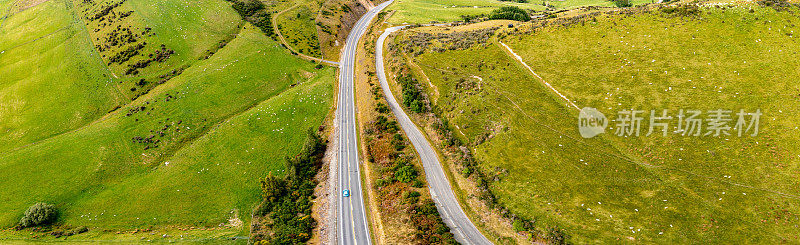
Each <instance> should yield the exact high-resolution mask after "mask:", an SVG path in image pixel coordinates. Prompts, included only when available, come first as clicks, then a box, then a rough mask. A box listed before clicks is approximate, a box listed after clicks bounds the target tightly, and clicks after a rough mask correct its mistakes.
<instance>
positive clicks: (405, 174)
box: [394, 165, 417, 183]
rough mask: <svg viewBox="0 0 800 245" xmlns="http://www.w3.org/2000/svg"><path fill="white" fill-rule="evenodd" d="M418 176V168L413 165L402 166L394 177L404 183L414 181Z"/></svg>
mask: <svg viewBox="0 0 800 245" xmlns="http://www.w3.org/2000/svg"><path fill="white" fill-rule="evenodd" d="M416 178H417V170H416V169H414V166H411V165H406V166H402V167H400V168H399V169H397V172H395V173H394V179H396V180H397V181H400V182H403V183H408V182H411V181H414V180H415V179H416Z"/></svg>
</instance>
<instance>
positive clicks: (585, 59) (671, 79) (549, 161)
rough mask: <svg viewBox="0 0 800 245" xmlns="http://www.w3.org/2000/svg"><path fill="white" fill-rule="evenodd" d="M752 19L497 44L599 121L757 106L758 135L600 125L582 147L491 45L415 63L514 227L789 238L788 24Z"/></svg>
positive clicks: (736, 15) (556, 104) (798, 167)
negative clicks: (518, 219)
mask: <svg viewBox="0 0 800 245" xmlns="http://www.w3.org/2000/svg"><path fill="white" fill-rule="evenodd" d="M749 7H750V6H748V7H702V8H700V10H701V11H700V12H699V13H697V15H694V16H682V15H675V14H672V13H667V12H664V11H660V10H654V11H653V12H649V13H638V14H631V15H613V16H610V17H607V16H597V17H596V21H595V20H591V18H585V19H582V20H578V21H574V22H569V23H571V25H569V26H568V27H562V26H561V25H559V26H551V27H544V28H537V29H535V30H531V34H525V35H522V34H517V35H512V36H509V37H507V38H504V39H503V40H502V41H503V42H505V43H507V44H508V45H509V46H510V47H511V48H512V49H513V50H514V51H516V53H517V54H519V55H520V56H522V57H523V59H524V61H525V62H526V63H527V64H528V65H530V66H531V68H532V69H533V70H534V71H535V72H536V73H537V74H538V75H540V76H541V77H542V78H544V79H545V80H546V81H548V82H549V83H550V84H551V85H552V86H553V87H555V89H557V90H558V91H560V92H561V93H562V94H564V95H565V96H566V97H567V98H570V99H571V100H573V102H574V103H575V104H577V105H579V106H581V107H583V106H588V107H594V108H598V109H599V110H600V111H602V112H604V113H605V114H606V116H608V117H609V119H615V118H616V117H617V115H616V113H617V111H619V110H623V109H631V108H634V109H640V110H647V112H648V113H649V110H651V109H652V110H657V111H659V112H660V110H661V109H669V110H670V112H671V113H673V114H675V113H677V111H678V109H699V110H702V111H708V110H716V109H727V110H736V111H738V110H739V109H745V110H747V111H755V110H756V109H760V110H761V112H762V113H764V115H763V116H762V118H761V122H760V127H761V128H760V131H759V135H758V136H757V137H737V136H736V135H731V136H725V137H712V136H706V137H690V136H680V135H674V134H670V135H669V136H667V137H662V136H661V135H660V134H658V135H657V136H656V135H652V136H647V137H646V136H641V137H619V136H614V135H611V134H613V133H614V130H615V127H616V125H615V122H610V123H609V126H610V127H609V128H608V129H607V130H606V134H605V135H601V136H598V137H595V138H592V139H583V138H581V136H580V135H579V134H578V131H577V130H576V127H577V124H576V121H577V120H576V118H577V110H574V109H570V108H569V107H568V106H566V105H565V104H566V103H565V102H564V100H563V99H562V98H561V97H559V96H558V95H556V94H554V92H552V91H551V90H550V89H549V88H547V87H545V86H544V85H543V84H542V83H541V82H540V81H539V80H538V79H537V78H536V77H535V76H533V75H532V74H531V73H530V72H529V71H528V70H527V68H525V67H523V66H522V65H521V64H519V62H517V61H516V60H515V59H514V58H513V56H511V55H510V54H508V53H507V52H506V50H505V48H504V47H503V46H502V45H500V44H497V43H492V44H489V45H480V46H475V47H473V48H471V49H468V50H461V51H447V52H443V53H426V54H423V55H421V56H419V57H418V58H417V59H416V60H417V61H418V64H419V66H420V67H421V68H422V69H423V70H424V72H425V74H426V75H427V77H429V78H430V79H431V83H432V85H433V87H427V86H426V87H427V89H428V91H429V92H433V91H435V92H436V93H431V94H438V95H439V96H438V97H433V101H434V102H435V103H434V104H435V107H436V109H435V110H440V111H441V112H442V114H443V115H444V116H445V117H446V118H447V119H449V122H450V125H451V127H452V129H453V130H454V131H455V132H456V133H455V134H456V136H457V137H459V138H460V139H461V141H463V142H464V144H465V145H466V146H467V147H469V148H470V149H471V150H472V151H473V153H474V154H475V157H476V158H477V159H478V162H479V163H480V166H481V171H482V172H484V173H485V174H486V176H487V177H488V179H490V180H492V181H491V182H490V186H491V189H492V193H493V194H494V196H496V200H497V202H498V203H499V204H501V205H503V206H506V207H508V208H509V209H511V210H512V211H513V212H514V213H517V214H519V215H521V216H522V217H524V218H526V219H529V220H531V221H533V225H534V227H535V228H533V229H531V228H528V227H524V225H518V226H520V227H519V228H520V230H528V231H531V230H533V234H534V235H536V236H537V237H539V239H549V240H558V239H557V238H560V237H563V236H561V234H558V233H552V232H550V231H553V228H558V229H562V230H563V231H564V234H566V238H567V241H572V242H577V243H608V242H616V241H618V240H633V241H637V242H673V243H680V242H686V241H697V240H702V241H710V242H715V243H730V242H742V241H745V242H747V243H775V242H780V241H789V242H792V241H798V240H800V237H798V236H797V233H796V232H795V230H794V229H795V228H794V227H795V226H796V225H799V224H800V200H799V199H800V198H798V196H800V187H798V186H800V185H798V181H797V176H796V175H797V172H798V171H800V162H799V161H798V159H800V150H798V149H797V147H794V145H796V143H797V139H798V137H800V129H798V128H797V126H796V123H795V122H796V121H797V120H798V119H800V118H798V117H797V115H798V112H800V111H798V108H800V87H799V86H798V85H797V83H796V82H795V81H797V80H798V79H800V77H798V74H800V73H797V72H791V71H796V70H797V67H800V63H798V62H797V61H798V60H800V59H798V58H800V57H798V53H797V52H798V51H800V50H798V47H800V45H798V41H797V39H796V38H795V37H794V33H796V32H798V31H800V27H797V26H796V24H797V23H800V18H798V17H797V16H796V15H793V14H791V12H788V11H784V12H776V11H775V10H773V9H772V8H758V7H756V8H754V10H753V11H750V10H749ZM794 11H797V9H796V8H795V9H794ZM565 23H567V22H565ZM522 31H524V32H527V31H528V30H522ZM673 116H674V115H673ZM646 125H648V124H647V122H643V127H645V128H643V133H642V135H644V134H645V133H646V131H647V128H646ZM672 126H675V125H672Z"/></svg>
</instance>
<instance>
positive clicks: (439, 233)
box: [411, 199, 458, 245]
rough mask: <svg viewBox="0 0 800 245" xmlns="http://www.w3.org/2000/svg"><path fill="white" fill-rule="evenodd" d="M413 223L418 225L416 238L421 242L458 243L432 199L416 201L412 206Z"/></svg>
mask: <svg viewBox="0 0 800 245" xmlns="http://www.w3.org/2000/svg"><path fill="white" fill-rule="evenodd" d="M411 210H414V211H413V212H411V223H412V224H414V226H416V228H417V229H416V230H417V231H416V232H415V233H414V236H415V239H418V240H420V241H421V244H453V245H455V244H458V242H456V239H455V238H454V237H453V233H451V232H450V227H447V224H445V223H444V222H443V221H442V219H441V218H439V217H441V216H440V215H439V210H437V209H436V204H434V203H433V201H432V200H430V199H425V200H424V201H421V203H420V202H418V203H415V204H413V205H412V206H411Z"/></svg>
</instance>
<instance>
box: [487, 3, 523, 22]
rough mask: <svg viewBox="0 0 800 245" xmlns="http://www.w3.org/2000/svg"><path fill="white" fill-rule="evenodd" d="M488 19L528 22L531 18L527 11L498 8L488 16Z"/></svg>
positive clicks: (515, 8)
mask: <svg viewBox="0 0 800 245" xmlns="http://www.w3.org/2000/svg"><path fill="white" fill-rule="evenodd" d="M489 19H492V20H516V21H529V20H531V16H530V15H529V14H528V12H527V11H525V10H524V9H521V8H519V7H515V6H510V7H500V8H499V9H495V10H494V11H492V13H491V14H489Z"/></svg>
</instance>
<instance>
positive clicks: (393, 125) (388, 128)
mask: <svg viewBox="0 0 800 245" xmlns="http://www.w3.org/2000/svg"><path fill="white" fill-rule="evenodd" d="M372 125H373V126H374V128H375V129H376V130H378V132H384V133H390V134H391V133H395V132H397V130H400V128H399V127H398V126H397V121H394V120H391V121H390V120H389V119H387V118H386V117H385V116H383V115H379V116H378V117H377V118H375V122H374V123H373V124H372Z"/></svg>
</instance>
